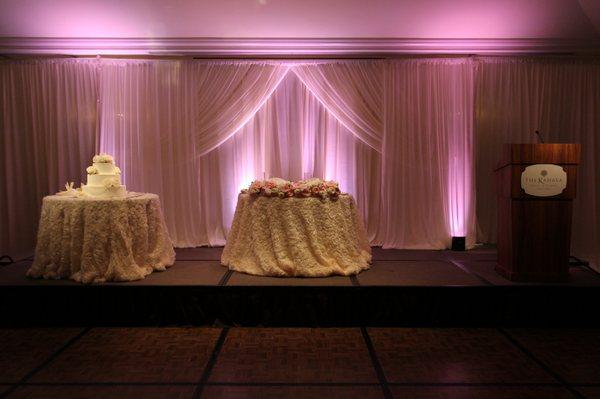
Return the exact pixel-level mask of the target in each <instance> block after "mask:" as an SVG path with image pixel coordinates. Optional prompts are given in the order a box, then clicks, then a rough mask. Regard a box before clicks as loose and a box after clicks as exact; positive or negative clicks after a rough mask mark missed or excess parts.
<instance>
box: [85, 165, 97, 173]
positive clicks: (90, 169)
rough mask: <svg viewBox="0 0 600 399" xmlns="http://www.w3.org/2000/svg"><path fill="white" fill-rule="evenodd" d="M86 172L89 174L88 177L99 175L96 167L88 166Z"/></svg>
mask: <svg viewBox="0 0 600 399" xmlns="http://www.w3.org/2000/svg"><path fill="white" fill-rule="evenodd" d="M85 171H86V172H87V174H88V175H97V174H98V168H96V167H95V166H88V167H87V169H86V170H85Z"/></svg>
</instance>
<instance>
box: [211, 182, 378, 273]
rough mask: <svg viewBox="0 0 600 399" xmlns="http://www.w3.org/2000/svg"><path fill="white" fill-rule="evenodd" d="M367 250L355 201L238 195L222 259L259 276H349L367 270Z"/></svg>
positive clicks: (368, 247)
mask: <svg viewBox="0 0 600 399" xmlns="http://www.w3.org/2000/svg"><path fill="white" fill-rule="evenodd" d="M370 262H371V247H370V245H369V241H368V240H367V237H366V232H365V228H364V225H363V223H362V221H361V219H360V217H359V215H358V212H357V209H356V204H355V202H354V199H353V198H352V197H351V196H350V195H347V194H342V195H340V196H339V197H338V198H337V199H320V198H315V197H308V198H297V197H291V198H278V197H265V196H252V195H249V194H240V195H239V197H238V203H237V208H236V210H235V215H234V218H233V225H232V227H231V231H230V232H229V235H228V237H227V243H226V245H225V249H224V250H223V255H222V257H221V264H222V265H223V266H228V267H229V269H231V270H235V271H239V272H243V273H248V274H254V275H259V276H278V277H284V276H303V277H324V276H330V275H334V274H337V275H343V276H348V275H352V274H357V273H360V272H361V271H362V270H365V269H368V268H369V264H370Z"/></svg>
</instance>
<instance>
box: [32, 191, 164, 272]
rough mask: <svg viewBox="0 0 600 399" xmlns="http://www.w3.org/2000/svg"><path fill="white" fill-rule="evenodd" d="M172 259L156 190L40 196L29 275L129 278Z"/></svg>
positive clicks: (158, 266)
mask: <svg viewBox="0 0 600 399" xmlns="http://www.w3.org/2000/svg"><path fill="white" fill-rule="evenodd" d="M174 262H175V251H174V250H173V245H172V243H171V239H170V238H169V234H168V232H167V228H166V225H165V222H164V219H163V217H162V213H161V208H160V201H159V199H158V196H157V195H155V194H137V195H136V194H130V195H128V197H126V198H124V199H90V198H74V197H65V196H58V195H51V196H47V197H44V201H43V204H42V214H41V217H40V224H39V229H38V237H37V246H36V249H35V258H34V262H33V265H32V266H31V268H30V269H29V271H28V272H27V275H28V276H30V277H43V278H46V279H59V278H69V279H72V280H75V281H79V282H82V283H97V282H104V281H131V280H139V279H142V278H144V277H145V276H146V275H148V274H150V273H152V271H154V270H165V269H166V268H167V267H169V266H171V265H172V264H173V263H174Z"/></svg>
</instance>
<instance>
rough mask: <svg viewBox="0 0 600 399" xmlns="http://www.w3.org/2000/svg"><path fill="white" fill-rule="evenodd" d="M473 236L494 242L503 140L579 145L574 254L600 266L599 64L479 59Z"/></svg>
mask: <svg viewBox="0 0 600 399" xmlns="http://www.w3.org/2000/svg"><path fill="white" fill-rule="evenodd" d="M476 115H477V119H476V120H477V126H476V131H477V137H476V142H477V159H476V162H477V220H478V238H479V240H480V241H483V242H495V241H496V224H497V220H496V198H495V191H494V186H493V172H492V171H493V169H494V166H495V164H496V162H497V161H498V158H499V156H500V149H501V147H502V144H503V143H531V142H537V137H536V136H535V135H534V132H535V130H539V131H540V132H541V133H542V134H543V135H544V137H545V139H546V142H556V143H581V150H582V160H581V164H580V166H579V170H578V179H577V180H578V182H577V198H576V200H575V201H574V204H573V225H572V226H573V235H572V241H571V242H572V250H571V252H572V253H573V254H574V255H576V256H579V257H581V258H584V259H587V260H589V261H591V262H592V263H593V264H594V265H595V267H596V268H598V269H600V184H599V182H600V138H599V136H598V134H599V132H600V62H599V61H597V60H596V61H594V60H587V61H581V60H580V61H575V60H559V59H546V60H544V59H539V58H533V59H516V58H502V57H493V58H483V59H481V60H480V61H479V65H478V72H477V102H476Z"/></svg>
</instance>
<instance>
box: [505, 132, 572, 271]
mask: <svg viewBox="0 0 600 399" xmlns="http://www.w3.org/2000/svg"><path fill="white" fill-rule="evenodd" d="M580 152H581V147H580V145H579V144H505V145H504V148H503V154H502V160H501V162H500V163H499V165H498V167H497V168H496V169H495V175H496V183H497V198H498V264H497V266H496V271H497V272H498V273H499V274H501V275H503V276H504V277H506V278H508V279H509V280H513V281H540V282H557V281H565V280H568V278H569V255H570V247H571V214H572V210H573V199H574V198H575V192H576V189H577V165H578V164H579V157H580ZM528 192H529V193H528Z"/></svg>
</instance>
